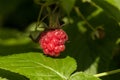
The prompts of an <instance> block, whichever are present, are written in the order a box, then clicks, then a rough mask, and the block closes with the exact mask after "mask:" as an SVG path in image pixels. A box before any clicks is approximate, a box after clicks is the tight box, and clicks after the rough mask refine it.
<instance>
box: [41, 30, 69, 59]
mask: <svg viewBox="0 0 120 80" xmlns="http://www.w3.org/2000/svg"><path fill="white" fill-rule="evenodd" d="M67 40H68V36H67V34H66V33H65V32H64V31H63V30H62V29H50V30H46V31H43V32H42V33H41V35H40V40H39V44H40V46H41V48H42V49H43V52H44V54H46V55H50V56H55V57H56V56H59V55H60V52H62V51H64V50H65V45H64V44H65V42H66V41H67Z"/></svg>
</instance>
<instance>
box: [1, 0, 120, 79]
mask: <svg viewBox="0 0 120 80" xmlns="http://www.w3.org/2000/svg"><path fill="white" fill-rule="evenodd" d="M35 1H37V2H40V1H41V2H42V1H43V2H46V4H47V5H48V7H50V9H51V10H54V6H50V5H51V4H55V3H58V4H57V5H58V7H59V8H60V10H61V9H62V10H61V13H60V14H59V15H60V16H62V18H60V20H63V22H65V23H66V24H67V25H65V27H64V30H65V31H66V33H67V34H68V36H69V41H68V43H66V50H65V51H64V52H62V53H61V55H60V56H59V57H57V58H54V57H48V56H46V55H43V52H42V50H41V49H40V45H39V44H38V43H36V44H35V43H34V42H33V41H32V40H30V38H29V33H27V32H29V31H28V30H29V29H32V31H33V30H34V27H35V25H30V26H28V28H26V27H27V26H24V27H23V29H22V30H23V31H18V29H19V28H18V27H16V26H17V25H18V24H16V23H22V24H21V25H24V24H26V22H29V20H30V21H33V18H30V17H34V18H36V19H37V17H35V16H38V13H39V10H38V11H36V12H37V14H35V12H34V10H33V9H31V7H35V8H36V9H38V8H39V7H41V6H42V5H39V6H38V4H35V3H33V2H32V1H31V7H30V9H29V8H28V10H25V9H23V11H21V8H18V7H19V5H23V4H25V1H24V0H21V1H18V2H16V1H15V0H12V1H11V2H10V3H5V2H4V1H0V2H1V3H3V4H5V5H0V6H2V7H4V8H2V9H0V11H1V12H0V80H7V79H8V80H29V79H30V80H100V78H96V77H95V76H94V75H97V74H99V73H101V72H106V71H110V70H115V69H119V68H120V66H119V65H120V63H119V61H120V5H119V3H120V1H119V0H58V1H56V0H35ZM26 2H29V0H28V1H26ZM6 5H7V6H6ZM23 7H27V5H26V6H25V5H23ZM3 9H5V10H3ZM16 10H17V12H18V13H20V14H18V15H15V18H9V16H10V14H12V13H15V14H16ZM56 11H57V10H56ZM26 12H29V14H28V15H26V17H25V16H24V15H23V13H26ZM21 13H22V14H21ZM47 14H48V13H47V11H46V8H45V9H44V10H43V12H42V16H44V15H47ZM66 14H68V15H69V17H68V16H66ZM6 15H7V16H6ZM31 15H35V16H31ZM21 16H22V17H21ZM5 17H6V18H7V17H8V19H9V20H6V18H5ZM16 17H17V18H16ZM31 19H32V20H31ZM17 20H18V22H17ZM26 20H27V21H26ZM24 21H26V22H24ZM35 21H36V20H34V22H33V23H35ZM11 22H12V23H11ZM44 23H45V24H49V23H48V21H47V20H44ZM68 23H70V24H68ZM3 24H5V25H3ZM6 24H9V26H6ZM12 24H13V25H12ZM29 24H32V22H29ZM29 24H28V25H29ZM11 25H12V26H11ZM14 25H15V26H14ZM13 26H14V27H13ZM6 27H9V28H6ZM13 28H14V29H13ZM26 29H27V30H26ZM40 29H41V28H40ZM26 31H27V32H26ZM33 32H34V31H33ZM36 34H38V32H35V33H34V34H33V35H32V36H33V37H35V38H36V36H39V34H38V35H36ZM34 35H35V36H34ZM116 72H119V71H115V72H114V73H116ZM106 73H108V72H106ZM107 75H108V76H105V77H101V79H102V80H113V79H114V80H119V78H120V76H119V75H120V73H117V74H114V75H113V74H112V73H111V75H110V76H109V74H107ZM97 77H99V76H97Z"/></svg>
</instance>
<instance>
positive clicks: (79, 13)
mask: <svg viewBox="0 0 120 80" xmlns="http://www.w3.org/2000/svg"><path fill="white" fill-rule="evenodd" d="M74 9H75V11H76V13H77V14H78V16H80V17H81V18H82V19H83V20H84V21H85V22H86V24H87V25H88V27H89V28H90V29H92V30H93V31H95V29H94V28H93V26H92V25H91V24H90V23H89V22H88V21H87V20H86V19H85V17H84V16H83V14H82V13H81V11H80V10H79V8H78V7H74Z"/></svg>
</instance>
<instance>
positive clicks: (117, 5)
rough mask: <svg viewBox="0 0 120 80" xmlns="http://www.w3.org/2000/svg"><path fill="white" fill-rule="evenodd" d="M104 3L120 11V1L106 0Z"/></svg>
mask: <svg viewBox="0 0 120 80" xmlns="http://www.w3.org/2000/svg"><path fill="white" fill-rule="evenodd" d="M106 1H107V2H109V3H110V4H112V5H113V6H115V7H116V8H118V9H119V10H120V0H106Z"/></svg>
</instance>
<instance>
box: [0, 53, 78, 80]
mask: <svg viewBox="0 0 120 80" xmlns="http://www.w3.org/2000/svg"><path fill="white" fill-rule="evenodd" d="M0 68H2V69H5V70H10V71H12V72H15V73H19V74H21V75H25V76H26V77H28V78H30V79H31V80H42V79H45V80H67V79H68V78H69V77H70V75H71V73H72V72H73V71H74V70H75V69H76V62H75V60H74V59H72V58H70V57H66V58H63V59H55V58H50V57H46V56H44V55H42V54H41V53H24V54H17V55H11V56H6V57H1V58H0Z"/></svg>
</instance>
